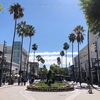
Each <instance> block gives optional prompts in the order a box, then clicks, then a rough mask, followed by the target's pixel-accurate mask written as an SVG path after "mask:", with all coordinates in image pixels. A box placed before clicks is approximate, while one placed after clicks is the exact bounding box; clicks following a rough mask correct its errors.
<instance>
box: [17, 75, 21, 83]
mask: <svg viewBox="0 0 100 100" xmlns="http://www.w3.org/2000/svg"><path fill="white" fill-rule="evenodd" d="M20 83H21V77H20V76H19V77H18V85H20Z"/></svg>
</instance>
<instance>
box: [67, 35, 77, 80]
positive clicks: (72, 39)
mask: <svg viewBox="0 0 100 100" xmlns="http://www.w3.org/2000/svg"><path fill="white" fill-rule="evenodd" d="M68 38H69V40H70V42H72V65H73V43H74V41H75V40H76V35H75V34H74V33H71V34H70V35H69V36H68ZM73 76H74V81H75V71H74V65H73Z"/></svg>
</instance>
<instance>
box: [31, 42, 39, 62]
mask: <svg viewBox="0 0 100 100" xmlns="http://www.w3.org/2000/svg"><path fill="white" fill-rule="evenodd" d="M37 48H38V46H37V44H36V43H35V44H33V45H32V49H33V50H34V59H33V62H35V51H36V50H37Z"/></svg>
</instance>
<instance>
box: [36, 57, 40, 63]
mask: <svg viewBox="0 0 100 100" xmlns="http://www.w3.org/2000/svg"><path fill="white" fill-rule="evenodd" d="M36 58H37V61H38V63H39V61H41V56H40V55H37V56H36Z"/></svg>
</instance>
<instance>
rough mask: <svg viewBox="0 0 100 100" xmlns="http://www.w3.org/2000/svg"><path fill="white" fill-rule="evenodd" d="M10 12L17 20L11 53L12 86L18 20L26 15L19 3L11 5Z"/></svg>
mask: <svg viewBox="0 0 100 100" xmlns="http://www.w3.org/2000/svg"><path fill="white" fill-rule="evenodd" d="M9 12H10V14H13V18H14V20H15V25H14V36H13V42H12V51H11V63H10V79H9V84H11V70H12V57H13V47H14V40H15V34H16V25H17V19H19V18H22V17H23V16H24V14H23V8H22V7H21V5H20V4H18V3H16V4H14V5H11V6H10V9H9Z"/></svg>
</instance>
